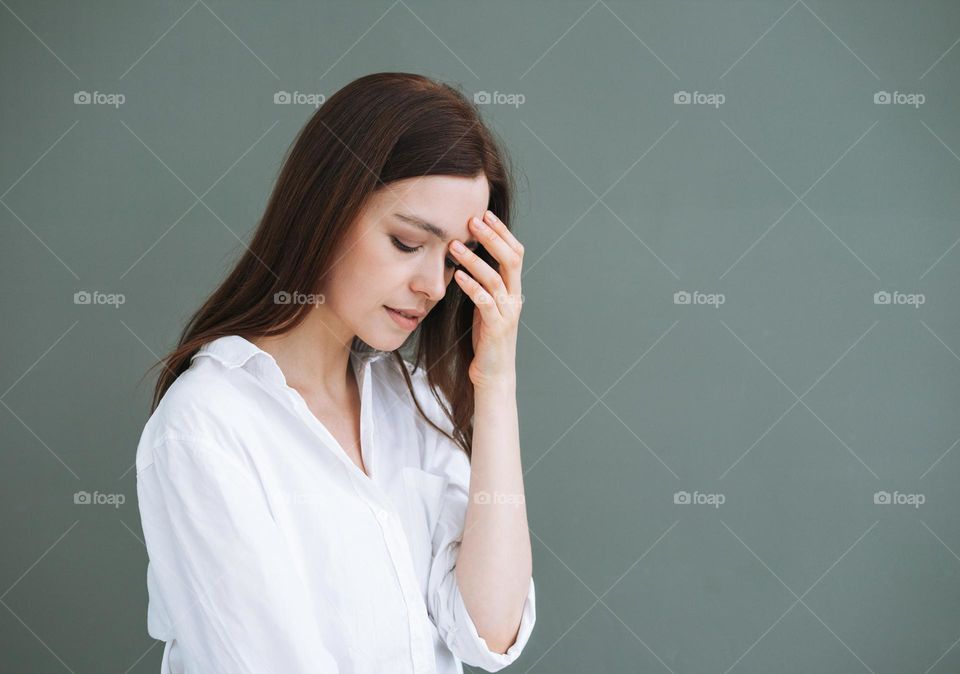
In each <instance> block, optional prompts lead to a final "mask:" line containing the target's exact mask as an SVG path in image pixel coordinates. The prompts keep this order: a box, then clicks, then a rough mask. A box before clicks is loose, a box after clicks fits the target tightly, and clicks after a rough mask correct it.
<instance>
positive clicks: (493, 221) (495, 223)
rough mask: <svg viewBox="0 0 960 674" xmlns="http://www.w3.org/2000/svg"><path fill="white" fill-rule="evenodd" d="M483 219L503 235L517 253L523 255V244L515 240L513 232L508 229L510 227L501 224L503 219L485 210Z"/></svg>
mask: <svg viewBox="0 0 960 674" xmlns="http://www.w3.org/2000/svg"><path fill="white" fill-rule="evenodd" d="M483 221H484V222H486V223H487V224H488V225H490V226H491V227H493V229H494V230H495V231H496V232H497V234H499V235H500V236H502V237H503V239H504V241H506V242H507V244H508V245H509V246H510V248H512V249H513V251H514V252H515V253H517V254H518V255H521V256H522V255H523V244H522V243H520V241H518V240H517V237H516V236H514V234H513V232H511V231H510V228H509V227H507V226H506V225H505V224H503V221H501V220H500V218H498V217H497V216H496V215H494V213H493V211H487V212H486V213H484V214H483Z"/></svg>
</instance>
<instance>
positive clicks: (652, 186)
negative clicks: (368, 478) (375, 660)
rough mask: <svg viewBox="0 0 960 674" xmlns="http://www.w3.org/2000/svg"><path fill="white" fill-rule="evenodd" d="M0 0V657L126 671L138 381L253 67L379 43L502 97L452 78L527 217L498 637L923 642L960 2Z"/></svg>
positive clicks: (267, 82)
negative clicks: (711, 501)
mask: <svg viewBox="0 0 960 674" xmlns="http://www.w3.org/2000/svg"><path fill="white" fill-rule="evenodd" d="M0 4H2V5H3V8H2V10H0V50H2V54H3V58H2V63H0V87H2V93H3V95H2V96H0V107H2V122H3V123H2V133H3V154H2V161H0V195H2V196H0V204H2V206H3V208H0V227H2V229H0V231H2V237H3V239H2V241H3V245H2V249H0V250H2V252H0V255H2V261H0V281H2V289H3V290H2V293H3V316H4V320H3V324H4V330H3V331H2V333H0V340H2V342H0V347H2V351H3V359H2V361H0V403H2V405H0V442H2V447H3V451H2V454H0V460H2V462H3V466H2V470H0V476H2V485H0V498H2V503H0V505H2V508H0V512H2V515H0V518H2V525H0V526H2V539H3V548H4V554H3V555H2V558H0V593H2V594H0V660H2V664H0V670H2V671H4V672H41V671H42V672H59V671H72V672H144V673H147V672H156V671H157V670H158V668H159V662H160V655H161V652H162V644H161V643H160V642H154V641H153V640H151V639H150V638H149V637H148V636H147V633H146V586H145V571H146V553H145V549H144V546H143V544H142V542H141V540H140V539H141V536H142V533H141V530H140V525H139V517H138V513H137V505H136V484H135V476H134V471H133V470H132V463H133V458H134V452H135V448H136V443H137V440H138V438H139V434H140V430H141V429H142V426H143V423H144V422H145V421H146V413H147V410H148V403H149V395H150V390H151V386H152V379H151V380H145V381H144V383H141V384H139V385H138V380H139V378H140V376H141V375H142V374H143V373H144V371H145V369H146V368H147V367H148V366H149V365H150V364H151V363H152V362H153V359H154V356H159V355H160V354H162V353H164V352H165V351H166V350H167V349H168V348H170V347H172V346H173V345H174V341H175V339H176V336H177V335H178V334H179V331H180V329H181V328H182V325H183V323H184V322H185V320H186V319H187V317H188V316H189V314H190V313H191V312H192V311H193V310H194V309H195V308H196V307H197V306H198V305H199V304H200V303H201V301H202V300H203V299H204V298H205V297H206V295H207V294H208V293H209V292H210V291H211V290H212V289H213V287H214V286H215V284H216V283H217V282H218V281H219V280H220V279H221V278H222V276H223V275H224V273H225V272H226V270H227V269H228V268H229V266H230V264H231V263H232V262H233V260H235V259H236V257H237V255H238V254H239V251H240V250H242V245H243V243H242V242H243V241H246V240H247V239H248V237H249V236H250V234H251V231H252V229H253V227H254V226H255V224H256V221H257V218H258V217H259V215H260V213H261V211H262V209H263V207H264V205H265V202H266V199H267V196H268V194H269V190H270V188H271V186H272V183H273V180H274V178H275V176H276V173H277V171H278V169H279V167H280V161H281V159H282V156H283V153H284V151H285V150H286V148H287V147H288V145H289V144H290V142H291V141H292V139H293V137H294V136H295V134H296V132H297V131H298V130H299V128H300V127H301V126H302V125H303V123H304V122H305V121H306V119H307V118H308V117H309V115H310V114H311V113H312V111H313V108H312V107H311V106H309V105H276V104H274V94H275V93H276V92H278V91H288V92H293V91H299V92H309V93H321V94H324V95H326V96H329V95H330V94H332V93H333V92H334V91H336V90H337V89H338V88H340V87H341V86H343V85H344V84H346V83H347V82H349V81H350V80H352V79H354V78H356V77H358V76H361V75H363V74H367V73H370V72H374V71H381V70H410V71H416V72H421V73H424V74H427V75H431V76H434V77H438V78H441V79H444V80H446V81H448V82H451V83H455V84H458V85H460V86H461V87H462V88H463V90H464V91H465V92H467V93H468V94H469V95H471V96H472V95H473V94H474V93H476V92H482V91H487V92H491V93H492V92H498V93H501V94H522V95H523V96H524V100H523V103H522V104H521V105H517V106H511V105H508V104H505V103H499V104H498V103H492V104H489V105H484V107H483V109H484V114H485V116H486V119H487V120H488V121H489V123H490V124H491V126H493V127H494V128H495V129H496V130H497V132H498V133H499V134H500V135H501V136H502V137H503V139H504V140H505V142H506V144H507V146H508V148H509V151H510V153H511V155H512V156H513V158H514V159H515V160H516V162H517V164H518V166H519V167H520V169H521V175H520V185H521V188H522V189H521V191H520V193H519V194H518V200H517V205H518V208H517V218H516V232H517V234H518V237H519V238H520V240H521V241H522V242H523V243H524V244H525V246H526V250H527V255H526V261H525V272H524V277H523V292H524V295H525V297H526V302H525V305H524V312H523V316H522V321H523V324H522V327H521V333H520V348H519V361H518V367H519V404H520V413H521V436H522V448H523V456H524V465H525V468H526V487H527V500H528V511H529V515H530V525H531V530H532V538H533V546H534V567H535V568H534V577H535V579H536V582H537V590H538V592H537V598H538V614H539V616H538V621H537V626H536V629H535V631H534V635H533V638H532V640H531V641H530V643H529V645H528V646H527V648H526V650H525V651H524V653H523V655H522V657H521V658H520V659H519V661H518V662H517V663H516V664H515V665H514V666H513V667H511V671H520V672H527V671H533V672H558V673H559V672H582V671H640V672H675V673H677V674H680V673H684V674H686V673H694V672H696V673H699V672H731V671H732V672H742V673H747V672H773V671H776V672H860V671H866V672H877V673H880V672H956V671H960V646H958V639H960V557H958V553H960V527H958V526H957V522H958V514H960V496H958V491H957V488H956V485H957V478H958V476H960V449H956V448H955V447H956V444H957V442H958V437H960V415H958V414H957V412H956V410H957V402H958V400H960V357H958V352H960V320H958V317H960V312H958V309H960V302H958V290H960V288H958V279H960V249H958V248H957V242H958V237H960V217H958V213H960V208H958V207H960V190H958V187H960V180H958V179H960V156H958V153H960V115H958V107H960V106H958V103H960V88H958V86H957V85H958V81H960V46H958V39H960V5H958V4H957V3H955V2H948V1H945V0H944V1H941V2H916V3H914V2H906V1H901V2H875V1H873V0H863V1H860V2H825V1H823V0H797V2H793V3H792V4H791V2H790V1H789V0H784V1H777V2H666V1H663V2H616V1H612V0H609V1H604V0H598V1H597V2H594V3H593V4H591V3H590V2H589V1H587V0H583V1H581V2H484V3H450V2H428V1H426V0H397V2H394V3H392V4H391V3H390V2H388V1H387V0H383V1H380V2H363V3H358V2H349V3H348V2H336V3H331V2H324V3H307V2H289V3H288V2H283V3H253V2H223V1H222V0H198V2H195V3H193V4H191V3H190V2H189V1H183V2H166V3H152V2H144V1H139V2H96V3H74V2H36V1H32V2H26V1H24V0H3V2H0ZM79 91H87V92H94V91H97V92H102V93H122V94H123V95H124V96H125V102H124V103H123V104H122V105H120V106H119V107H110V106H108V105H94V104H90V105H80V104H75V103H74V94H75V93H76V92H79ZM680 91H687V92H694V91H697V92H706V93H722V94H723V95H724V97H725V100H724V102H723V104H722V105H719V106H718V107H711V106H708V105H701V104H689V105H682V104H675V103H674V94H675V93H677V92H680ZM880 91H887V92H894V91H898V92H905V93H922V94H923V95H924V97H925V100H924V102H923V104H922V105H919V106H918V107H911V106H909V105H903V104H889V105H882V104H876V103H875V102H874V94H875V93H877V92H880ZM94 290H96V291H99V292H103V293H122V294H123V295H124V299H125V302H124V304H123V305H122V306H119V307H114V306H109V305H93V304H89V305H83V304H75V303H74V301H73V297H74V293H77V292H81V291H88V292H92V291H94ZM682 291H686V292H694V291H697V292H700V293H706V294H709V293H714V294H716V293H719V294H722V296H723V299H724V303H723V304H722V305H720V306H713V305H709V304H677V303H675V300H674V293H677V292H682ZM881 291H886V292H900V293H906V294H918V293H919V294H922V295H923V300H924V304H923V305H922V306H911V305H909V304H900V305H894V304H889V305H884V304H875V302H874V293H877V292H881ZM81 490H86V491H89V492H94V491H99V492H100V493H101V494H122V495H124V497H125V499H126V501H125V503H124V504H122V505H120V506H119V507H111V506H110V505H95V504H90V505H82V504H81V505H77V504H74V502H73V495H74V493H75V492H77V491H81ZM682 491H686V492H690V493H693V492H699V493H700V494H722V496H723V499H724V502H723V504H722V505H720V506H719V507H712V506H710V505H697V504H683V503H675V498H674V494H675V493H676V492H682ZM880 491H886V492H890V493H894V492H898V493H899V494H908V495H909V494H921V495H922V498H923V500H924V503H923V504H922V505H920V506H919V507H913V506H910V505H897V504H886V505H885V504H875V503H874V494H875V493H876V492H880ZM468 669H469V668H468Z"/></svg>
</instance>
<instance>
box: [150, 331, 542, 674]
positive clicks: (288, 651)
mask: <svg viewBox="0 0 960 674" xmlns="http://www.w3.org/2000/svg"><path fill="white" fill-rule="evenodd" d="M350 362H351V364H352V366H353V367H354V372H355V373H356V375H357V382H358V385H359V387H360V393H361V424H360V426H361V452H362V456H363V463H364V465H365V466H366V468H367V471H368V472H369V477H368V476H367V475H366V474H365V473H364V472H363V471H362V470H360V468H359V467H358V466H357V465H356V464H355V463H354V462H353V461H352V460H351V459H350V457H348V456H347V455H346V453H345V452H344V451H343V449H342V448H341V446H340V445H339V443H338V442H337V440H336V439H335V438H334V437H333V436H332V435H331V434H330V433H329V431H328V430H327V429H326V428H325V427H324V426H323V424H322V423H321V422H320V421H319V420H318V419H317V418H316V417H315V416H314V415H313V413H312V412H311V411H310V410H309V408H308V407H307V405H306V403H305V402H304V400H303V398H302V396H300V394H299V393H298V392H297V391H296V390H295V389H293V388H291V387H290V386H288V385H287V384H286V380H285V378H284V375H283V372H282V371H281V370H280V368H279V367H278V366H277V363H276V361H275V360H274V359H273V357H272V356H271V355H270V354H268V353H267V352H265V351H263V350H262V349H260V348H258V347H257V346H256V345H255V344H253V343H252V342H250V341H248V340H246V339H244V338H243V337H240V336H238V335H230V336H226V337H220V338H218V339H214V340H212V341H211V342H208V343H207V344H205V345H204V346H203V347H201V349H200V350H199V351H198V352H197V353H196V354H195V355H194V356H193V359H192V361H191V364H190V367H189V369H187V370H186V371H185V372H184V373H183V374H181V375H180V376H179V377H178V378H177V379H176V381H175V382H174V383H173V385H172V386H171V387H170V388H169V389H168V390H167V392H166V394H165V395H164V397H163V399H162V400H161V402H160V405H159V406H158V407H157V409H156V410H155V411H154V413H153V415H152V416H151V417H150V419H149V420H148V422H147V424H146V426H145V428H144V430H143V434H142V436H141V438H140V443H139V446H138V448H137V462H136V465H137V495H138V499H139V507H140V515H141V519H142V524H143V532H144V537H145V539H146V544H147V552H148V556H149V564H148V567H147V589H148V595H149V596H148V609H147V628H148V632H149V633H150V636H152V637H154V638H156V639H160V640H163V641H165V642H166V644H165V647H164V652H163V662H162V665H161V674H182V673H187V674H248V673H249V674H307V673H308V672H309V673H310V674H327V673H330V672H339V673H341V674H385V673H389V674H399V673H411V674H414V673H415V674H428V673H433V672H437V673H438V674H451V673H453V672H462V671H463V668H462V666H461V661H462V662H464V663H466V664H468V665H471V666H475V667H480V668H482V669H485V670H487V671H491V672H495V671H498V670H500V669H502V668H503V667H506V666H507V665H509V664H510V663H511V662H513V661H514V660H516V659H517V657H518V656H519V655H520V652H521V651H522V649H523V648H524V646H525V645H526V643H527V641H528V639H529V638H530V633H531V631H532V630H533V626H534V623H535V621H536V608H535V594H534V584H533V579H532V578H531V580H530V589H529V591H528V594H527V598H526V603H525V604H524V607H523V616H522V619H521V622H520V631H519V635H518V636H517V640H516V642H515V643H514V644H513V645H512V646H511V647H510V648H509V650H508V651H507V652H506V653H496V652H495V651H492V650H490V649H489V648H488V646H487V644H486V642H485V641H484V640H483V639H482V638H481V637H480V636H479V634H478V633H477V628H476V625H475V624H474V622H473V621H472V619H471V618H470V615H469V613H468V612H467V609H466V606H465V605H464V602H463V597H462V596H461V594H460V590H459V587H458V586H457V582H456V576H455V575H454V566H455V565H456V563H457V556H458V554H459V549H460V540H461V537H462V534H463V523H464V517H465V513H466V509H467V499H468V490H469V484H470V463H469V460H468V459H467V456H466V454H465V453H464V452H463V450H462V449H460V448H459V447H457V446H456V445H455V444H454V443H453V442H452V441H450V439H449V438H446V437H444V436H443V435H442V434H440V433H438V432H437V431H436V430H435V429H434V428H432V427H431V426H430V425H429V424H427V423H426V422H425V421H424V420H423V419H422V418H420V416H419V414H418V413H417V412H416V408H415V406H414V404H413V401H412V400H411V398H410V395H409V391H408V390H407V387H406V384H405V382H404V379H403V375H402V373H401V371H400V369H399V367H398V366H397V364H396V363H395V361H394V360H393V357H392V356H390V354H388V353H387V352H382V351H377V352H374V353H372V354H367V355H365V356H360V355H359V354H356V353H353V352H351V355H350ZM407 368H408V371H409V370H410V369H411V368H412V365H410V364H409V363H407ZM411 376H412V379H413V381H414V383H415V385H416V391H417V399H418V400H419V401H420V404H421V405H422V406H423V408H424V411H425V412H426V413H427V414H428V415H429V416H430V418H431V419H432V420H433V421H434V422H435V423H437V425H439V426H441V427H442V428H444V429H445V430H450V428H451V426H452V425H451V424H450V422H449V421H448V420H447V419H446V417H445V416H444V415H443V414H442V412H441V411H440V408H439V406H438V405H437V403H436V401H435V400H434V398H433V396H432V395H431V394H430V392H429V388H428V384H427V380H426V373H425V372H424V371H423V369H422V368H421V369H419V370H418V371H417V373H416V374H412V375H411ZM444 402H446V400H444Z"/></svg>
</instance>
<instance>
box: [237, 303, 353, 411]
mask: <svg viewBox="0 0 960 674" xmlns="http://www.w3.org/2000/svg"><path fill="white" fill-rule="evenodd" d="M322 310H323V308H321V307H317V308H315V309H314V312H316V313H314V312H311V314H310V316H309V317H308V318H307V319H306V320H304V321H303V322H302V323H300V325H298V326H297V327H295V328H293V329H292V330H289V331H287V332H285V333H283V334H281V335H273V336H270V337H257V338H256V339H254V340H252V341H253V342H254V343H255V344H256V345H257V346H258V347H259V348H261V349H263V350H264V351H266V352H267V353H269V354H270V355H271V356H273V358H274V360H276V361H277V365H278V366H279V367H280V370H281V371H282V372H283V376H284V377H285V378H286V380H287V385H288V386H290V387H291V388H293V389H295V390H297V391H298V392H300V393H301V394H302V395H304V397H316V396H320V397H323V398H326V399H330V400H346V399H347V397H348V393H349V390H350V389H349V385H350V381H351V378H352V376H353V373H352V371H351V369H350V344H351V342H352V340H353V337H352V336H351V337H349V338H346V337H344V336H338V335H337V333H336V332H335V331H334V330H333V328H332V327H331V326H332V325H333V324H334V322H333V321H331V320H329V319H328V318H327V317H323V316H320V315H319V313H320V312H321V311H322Z"/></svg>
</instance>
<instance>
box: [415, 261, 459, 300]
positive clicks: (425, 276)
mask: <svg viewBox="0 0 960 674" xmlns="http://www.w3.org/2000/svg"><path fill="white" fill-rule="evenodd" d="M448 271H449V272H451V273H452V272H453V270H452V269H448V268H447V265H446V259H445V258H440V261H439V262H437V261H436V260H430V261H428V262H425V263H424V264H423V265H422V266H421V267H419V268H418V269H417V274H416V276H415V277H414V279H413V282H412V283H411V287H412V289H413V291H414V292H417V293H423V294H424V295H426V296H427V298H428V299H429V300H430V302H431V303H436V302H439V301H440V300H442V299H443V296H444V294H445V293H446V292H447V284H448V282H449V279H448V278H447V276H448V274H447V272H448Z"/></svg>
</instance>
